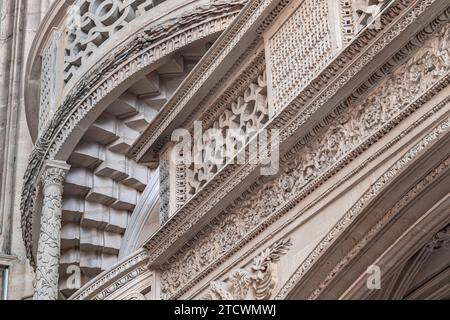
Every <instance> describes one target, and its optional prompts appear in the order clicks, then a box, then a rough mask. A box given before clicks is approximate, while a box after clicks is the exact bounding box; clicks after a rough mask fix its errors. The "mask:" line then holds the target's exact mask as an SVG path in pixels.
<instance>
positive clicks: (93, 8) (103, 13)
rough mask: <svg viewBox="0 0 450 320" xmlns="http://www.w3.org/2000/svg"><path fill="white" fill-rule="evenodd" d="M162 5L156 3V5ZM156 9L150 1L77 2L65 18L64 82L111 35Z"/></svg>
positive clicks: (105, 0) (111, 0)
mask: <svg viewBox="0 0 450 320" xmlns="http://www.w3.org/2000/svg"><path fill="white" fill-rule="evenodd" d="M161 2H164V0H163V1H158V2H157V4H159V3H161ZM155 5H156V2H155V1H154V0H81V1H77V2H76V3H75V5H74V6H73V7H72V10H71V12H69V16H68V21H67V24H68V28H67V29H66V31H65V32H66V45H65V56H64V81H65V82H68V81H69V80H70V79H71V78H72V77H73V74H74V71H76V70H77V69H78V68H79V67H80V66H81V65H83V64H84V63H86V60H88V59H89V57H90V56H91V55H92V53H94V51H96V50H98V49H99V48H100V47H101V46H102V45H103V44H104V43H105V42H106V41H108V40H109V39H110V38H111V37H112V36H113V35H114V34H115V33H117V32H118V31H120V30H122V29H123V28H124V27H125V26H126V25H127V24H128V23H130V22H132V21H133V20H135V19H137V18H139V17H142V15H143V14H144V13H145V12H147V11H149V10H150V9H152V8H153V7H154V6H155Z"/></svg>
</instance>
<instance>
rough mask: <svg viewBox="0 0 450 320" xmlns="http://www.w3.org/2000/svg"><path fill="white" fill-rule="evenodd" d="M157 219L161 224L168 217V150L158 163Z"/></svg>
mask: <svg viewBox="0 0 450 320" xmlns="http://www.w3.org/2000/svg"><path fill="white" fill-rule="evenodd" d="M159 195H160V196H159V198H160V209H159V221H160V224H161V225H163V224H164V223H166V221H167V220H169V218H170V150H167V151H166V152H165V153H164V154H163V155H162V156H161V161H160V164H159Z"/></svg>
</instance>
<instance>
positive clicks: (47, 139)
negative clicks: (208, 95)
mask: <svg viewBox="0 0 450 320" xmlns="http://www.w3.org/2000/svg"><path fill="white" fill-rule="evenodd" d="M245 2H246V0H237V1H233V2H228V1H216V2H214V3H211V4H210V5H207V6H202V7H199V8H196V9H194V10H192V11H190V12H187V13H185V14H183V15H182V16H180V17H178V18H175V19H172V20H170V21H166V22H165V23H163V24H161V25H156V26H152V27H150V28H147V29H146V30H144V31H143V32H141V33H139V34H137V35H134V36H133V37H132V38H131V39H129V40H128V41H127V42H125V43H124V44H122V45H120V46H118V47H117V48H116V49H115V50H114V51H113V52H111V53H110V54H108V55H107V56H106V57H105V58H104V59H103V60H102V61H100V62H99V63H98V64H96V66H94V67H93V68H92V69H91V71H90V72H88V73H87V74H85V75H84V76H83V78H82V79H81V80H80V81H79V82H78V83H77V84H75V85H74V86H73V88H72V89H71V90H70V92H69V93H68V94H67V97H66V98H65V99H64V102H63V103H62V105H61V106H60V107H59V108H58V109H57V110H56V112H55V114H54V115H53V118H52V120H51V121H49V124H48V126H47V127H46V128H45V129H44V130H43V132H42V134H41V135H40V137H39V139H38V141H37V142H36V145H35V148H34V150H33V152H32V154H31V156H30V160H29V166H28V168H27V171H26V173H25V177H24V184H23V192H22V201H21V212H22V232H23V238H24V241H25V244H26V250H27V257H28V258H29V259H30V262H31V264H32V265H33V266H34V265H35V261H34V257H33V255H32V251H33V250H32V247H31V246H32V214H33V208H34V204H35V203H34V202H35V198H36V192H37V189H36V185H37V184H36V181H38V179H39V172H40V170H41V168H42V166H43V162H44V161H45V160H46V159H53V158H55V157H56V156H57V154H58V152H59V151H60V149H61V148H62V146H63V145H64V144H65V142H66V140H67V138H68V137H69V136H70V135H71V133H72V132H73V130H74V129H75V128H76V127H77V125H78V124H79V123H80V121H82V120H83V119H84V118H85V117H86V116H87V115H88V113H89V112H90V111H91V110H92V109H94V108H95V107H96V106H97V104H98V103H99V101H101V100H102V99H104V98H105V97H106V96H107V95H108V94H110V93H111V92H112V91H113V90H114V89H115V88H116V87H117V86H119V85H120V84H121V83H123V82H124V81H125V80H126V79H127V78H129V77H130V76H132V75H133V74H135V73H136V72H138V71H140V70H142V69H144V68H147V67H148V66H150V65H152V64H154V63H156V62H157V61H159V60H160V59H162V58H163V57H165V56H167V55H168V54H170V53H171V52H174V51H176V50H177V49H179V48H181V47H183V46H185V45H188V44H190V43H192V42H194V41H195V40H197V39H200V38H203V37H205V36H207V35H210V34H215V33H217V32H220V31H222V30H223V29H225V28H226V27H227V26H228V25H229V23H231V21H232V20H233V18H234V17H235V16H236V15H237V13H238V12H239V10H240V9H241V8H242V7H243V5H244V4H245ZM187 35H189V37H188V36H187Z"/></svg>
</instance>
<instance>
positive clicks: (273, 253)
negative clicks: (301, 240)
mask: <svg viewBox="0 0 450 320" xmlns="http://www.w3.org/2000/svg"><path fill="white" fill-rule="evenodd" d="M291 245H292V243H291V240H290V239H282V240H280V241H278V242H277V243H275V244H274V245H272V246H271V247H270V248H267V249H266V250H264V251H263V252H261V253H260V254H258V255H257V256H256V257H255V258H254V260H253V265H252V266H251V268H250V270H244V269H238V270H236V271H234V272H233V273H232V274H231V275H230V277H229V278H228V279H227V281H224V282H212V283H211V285H210V289H209V291H208V292H207V293H206V294H205V296H204V298H205V299H207V300H245V299H248V298H252V299H256V300H268V299H270V298H271V297H272V294H273V291H274V289H275V286H276V284H277V268H276V264H277V263H278V262H279V261H280V259H281V257H282V256H283V255H285V254H286V253H287V252H288V250H289V248H290V247H291Z"/></svg>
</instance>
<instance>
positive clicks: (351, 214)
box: [276, 101, 450, 299]
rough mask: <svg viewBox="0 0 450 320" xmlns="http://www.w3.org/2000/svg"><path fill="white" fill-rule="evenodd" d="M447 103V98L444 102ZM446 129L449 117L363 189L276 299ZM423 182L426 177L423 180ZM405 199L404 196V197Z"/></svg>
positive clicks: (444, 132)
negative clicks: (369, 185)
mask: <svg viewBox="0 0 450 320" xmlns="http://www.w3.org/2000/svg"><path fill="white" fill-rule="evenodd" d="M446 105H448V101H446ZM449 128H450V119H449V118H447V119H446V120H445V121H443V122H441V123H440V124H439V125H438V126H436V127H435V128H434V129H433V130H432V131H431V132H429V133H428V134H427V135H426V136H425V137H423V138H422V139H421V141H420V142H419V143H417V144H416V145H414V146H413V147H412V148H411V149H409V150H408V152H406V153H405V154H404V155H403V156H402V157H401V158H400V159H399V160H398V161H397V162H396V163H395V164H394V165H393V166H392V167H390V168H389V170H388V171H387V172H385V173H384V174H383V175H382V176H381V177H380V178H379V179H378V180H377V181H375V182H374V183H373V184H372V186H371V187H370V188H369V190H368V191H367V192H365V193H364V195H363V196H362V197H361V198H360V199H359V200H358V201H357V202H356V203H355V204H354V205H353V207H352V208H351V209H350V210H349V211H348V212H346V213H345V215H344V216H343V217H342V218H341V219H340V220H339V221H338V223H337V224H336V225H335V227H334V228H333V229H332V230H331V231H330V232H329V233H328V234H327V235H326V236H325V237H324V239H323V240H322V241H321V242H320V243H319V244H318V245H317V246H316V248H315V249H314V250H313V252H312V253H311V254H310V255H309V256H308V257H307V258H306V259H305V260H304V261H303V263H302V264H301V265H300V267H299V268H298V269H297V270H296V272H295V273H294V274H293V275H292V276H291V278H290V279H289V280H288V282H287V283H286V284H285V285H284V286H283V288H282V289H281V290H280V292H279V293H278V294H277V296H276V299H284V298H286V296H287V294H288V293H289V292H290V290H291V289H292V288H293V287H294V286H295V285H296V283H298V281H300V279H301V278H302V277H303V276H304V275H305V274H306V272H308V270H309V269H310V268H311V267H312V265H313V264H314V263H315V262H316V261H317V260H318V259H319V258H320V257H321V256H322V255H323V253H324V252H325V251H326V250H327V249H328V248H329V247H330V246H331V245H332V244H333V243H334V241H335V240H336V239H337V238H338V236H339V235H340V234H341V233H342V232H343V231H344V230H345V229H346V228H347V227H348V226H349V225H351V223H352V222H353V221H354V220H355V219H356V218H357V217H358V214H359V213H360V212H361V211H362V210H363V209H364V208H365V205H366V204H367V203H369V202H370V201H371V200H372V199H374V198H375V197H376V196H378V195H379V194H380V192H381V191H382V190H383V186H385V185H387V184H389V183H390V182H391V181H392V180H393V179H394V178H395V177H396V175H397V174H398V173H399V172H402V169H403V168H404V167H406V166H407V165H409V164H410V163H411V162H413V161H414V159H415V158H416V157H417V156H418V155H420V154H421V153H423V152H425V151H426V150H428V146H429V145H431V144H433V143H435V142H436V141H437V140H439V138H441V137H442V136H443V135H444V134H446V133H448V131H449ZM448 161H449V160H448V159H446V160H445V162H444V163H443V164H441V165H440V166H439V167H438V168H437V169H436V170H435V171H433V172H432V173H431V176H433V175H436V174H439V173H440V172H441V171H442V169H444V168H445V167H447V166H448V165H449V162H448ZM423 182H424V183H425V184H427V183H428V182H427V180H423ZM405 199H406V198H405Z"/></svg>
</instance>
